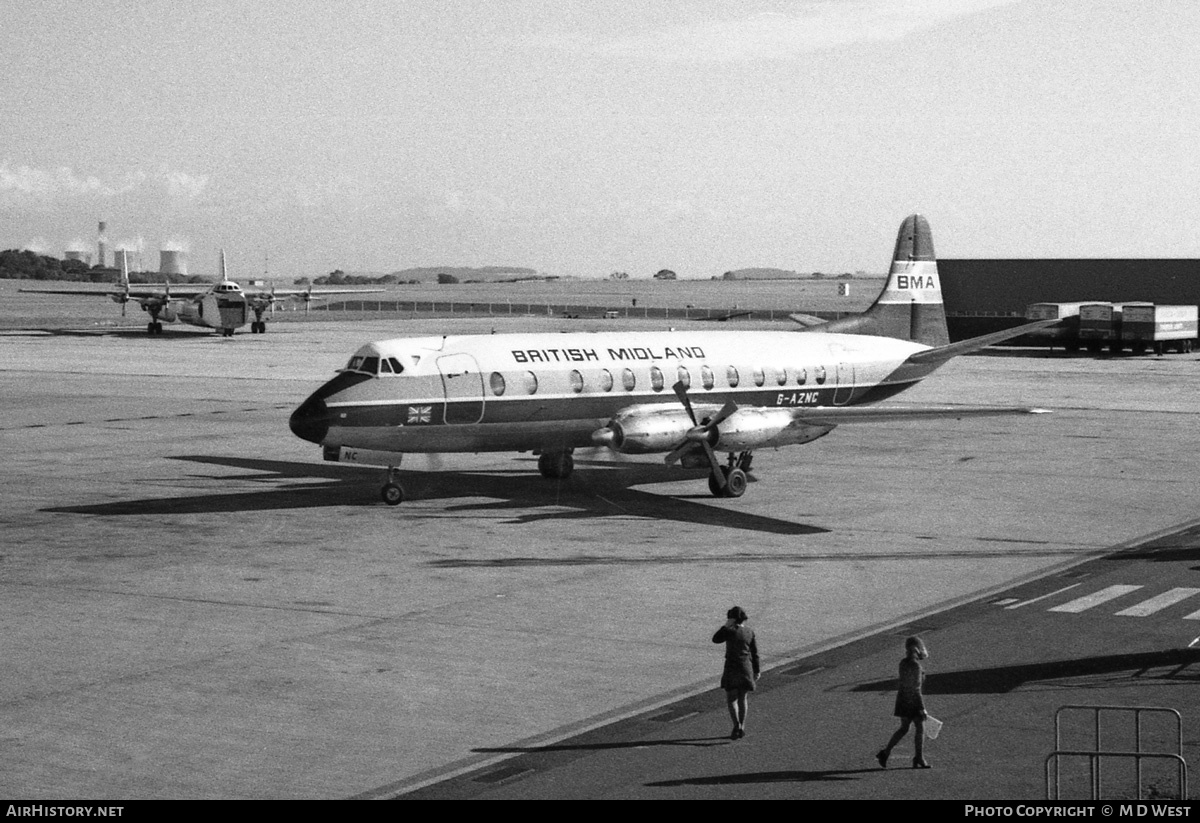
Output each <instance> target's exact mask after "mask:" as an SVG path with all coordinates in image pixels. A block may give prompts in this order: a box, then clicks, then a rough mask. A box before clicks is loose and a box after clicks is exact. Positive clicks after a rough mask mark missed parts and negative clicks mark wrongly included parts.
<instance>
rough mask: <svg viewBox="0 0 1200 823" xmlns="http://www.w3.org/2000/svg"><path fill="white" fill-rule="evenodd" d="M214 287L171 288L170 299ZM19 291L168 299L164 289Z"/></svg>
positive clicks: (193, 294)
mask: <svg viewBox="0 0 1200 823" xmlns="http://www.w3.org/2000/svg"><path fill="white" fill-rule="evenodd" d="M211 288H212V286H196V285H190V286H171V293H170V295H169V296H170V297H172V298H175V297H195V296H196V295H198V294H204V293H205V292H207V291H209V290H210V289H211ZM17 291H22V292H26V293H29V294H72V295H81V296H87V297H116V298H120V297H122V296H125V297H128V298H129V299H130V300H140V299H144V298H151V297H167V296H168V295H167V293H166V291H165V290H164V289H163V288H162V287H154V288H150V287H141V288H131V289H129V290H128V291H126V290H125V289H113V288H110V289H108V290H106V291H100V290H98V289H17Z"/></svg>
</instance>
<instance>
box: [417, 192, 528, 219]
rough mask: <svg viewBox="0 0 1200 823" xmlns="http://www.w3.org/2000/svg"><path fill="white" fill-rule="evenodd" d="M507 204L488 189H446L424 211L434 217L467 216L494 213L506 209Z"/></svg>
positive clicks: (452, 217)
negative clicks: (466, 190)
mask: <svg viewBox="0 0 1200 823" xmlns="http://www.w3.org/2000/svg"><path fill="white" fill-rule="evenodd" d="M507 208H508V204H507V203H505V202H504V200H503V199H502V198H500V197H498V196H496V195H495V194H493V193H492V192H490V191H484V190H482V189H480V190H476V191H471V192H463V191H457V190H455V191H447V192H443V193H442V194H441V195H440V198H439V199H437V200H434V201H431V202H430V203H429V204H428V205H427V206H426V208H425V213H426V214H427V215H428V216H430V217H434V218H443V219H455V218H461V217H467V216H479V215H496V214H500V213H502V212H504V211H505V210H507Z"/></svg>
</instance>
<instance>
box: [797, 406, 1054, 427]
mask: <svg viewBox="0 0 1200 823" xmlns="http://www.w3.org/2000/svg"><path fill="white" fill-rule="evenodd" d="M1049 413H1050V410H1049V409H1039V408H1033V407H1028V406H954V405H947V406H915V405H908V406H904V405H894V406H817V407H813V408H798V409H793V410H792V418H793V419H794V420H796V421H797V422H798V423H806V424H812V425H830V426H840V425H843V424H846V423H886V422H891V421H896V420H914V419H915V420H920V419H937V418H943V419H944V418H955V419H958V418H963V417H995V416H998V415H1008V414H1049Z"/></svg>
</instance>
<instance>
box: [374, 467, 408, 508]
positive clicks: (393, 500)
mask: <svg viewBox="0 0 1200 823" xmlns="http://www.w3.org/2000/svg"><path fill="white" fill-rule="evenodd" d="M397 474H398V467H396V466H388V470H387V482H386V483H384V484H383V488H382V489H380V490H379V496H380V497H382V498H383V502H384V503H387V504H388V505H389V506H399V505H400V504H401V503H403V502H404V487H403V486H401V485H400V480H399V478H398V477H397Z"/></svg>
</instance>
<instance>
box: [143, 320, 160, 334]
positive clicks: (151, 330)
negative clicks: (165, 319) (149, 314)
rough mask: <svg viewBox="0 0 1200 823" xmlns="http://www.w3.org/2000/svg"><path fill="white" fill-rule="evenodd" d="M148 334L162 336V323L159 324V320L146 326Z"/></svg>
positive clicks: (152, 321)
mask: <svg viewBox="0 0 1200 823" xmlns="http://www.w3.org/2000/svg"><path fill="white" fill-rule="evenodd" d="M146 334H149V335H155V334H162V323H159V322H158V321H157V320H151V321H150V322H149V323H147V324H146Z"/></svg>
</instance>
